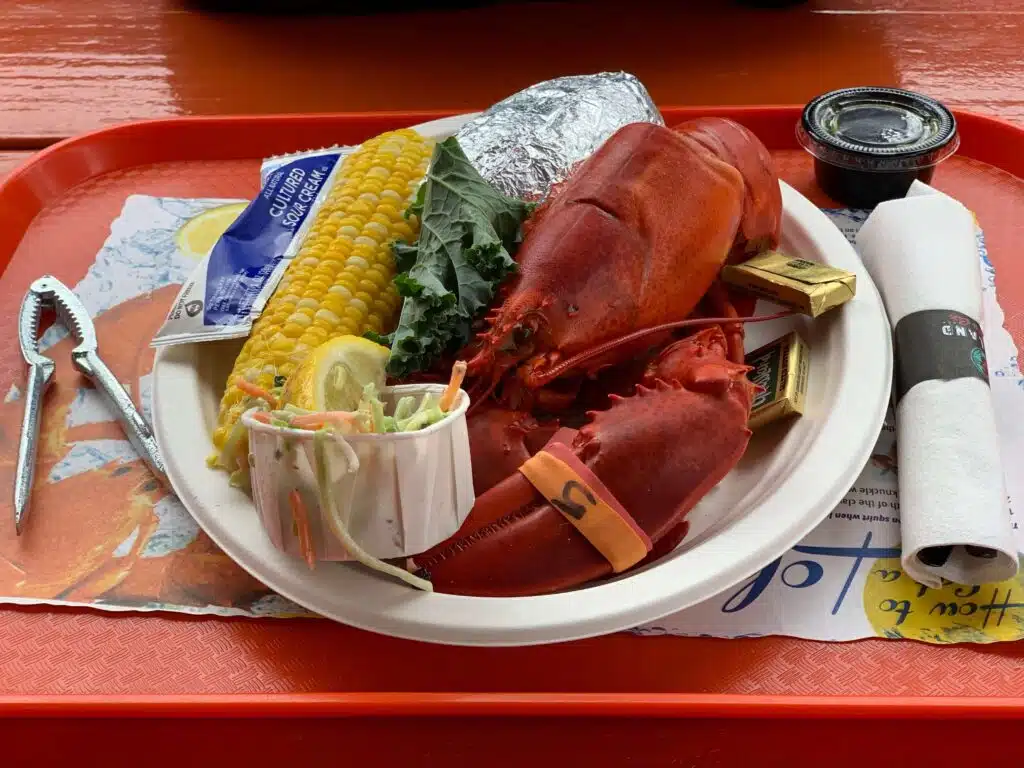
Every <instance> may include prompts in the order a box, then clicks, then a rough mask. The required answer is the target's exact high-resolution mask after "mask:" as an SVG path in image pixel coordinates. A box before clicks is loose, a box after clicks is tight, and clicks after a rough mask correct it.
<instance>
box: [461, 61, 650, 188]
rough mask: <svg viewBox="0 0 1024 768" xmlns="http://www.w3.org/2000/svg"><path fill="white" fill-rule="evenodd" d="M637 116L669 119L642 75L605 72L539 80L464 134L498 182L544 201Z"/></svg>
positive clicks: (467, 147) (487, 174)
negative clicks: (554, 185) (573, 169)
mask: <svg viewBox="0 0 1024 768" xmlns="http://www.w3.org/2000/svg"><path fill="white" fill-rule="evenodd" d="M629 123H657V124H658V125H664V124H665V120H664V118H662V116H661V113H660V112H659V111H658V108H657V107H656V106H655V105H654V102H653V101H652V100H651V97H650V94H648V93H647V89H646V88H644V86H643V84H642V83H641V82H640V81H639V80H637V79H636V77H634V76H633V75H630V74H628V73H626V72H602V73H599V74H595V75H579V76H570V77H560V78H557V79H555V80H547V81H545V82H542V83H537V84H536V85H532V86H530V87H529V88H526V89H525V90H522V91H519V93H516V94H513V95H512V96H509V97H508V98H507V99H505V100H503V101H499V102H498V103H497V104H495V105H494V106H492V107H491V108H490V109H488V110H486V111H485V112H483V113H482V114H481V115H480V116H478V117H476V118H474V119H473V120H471V121H470V122H468V123H466V124H465V125H464V126H462V128H461V129H459V131H458V133H456V139H457V140H458V142H459V145H460V146H461V147H462V149H463V151H464V152H465V153H466V156H467V157H468V158H469V160H470V162H471V163H473V165H474V166H475V167H476V169H477V170H478V171H479V172H480V174H481V175H482V176H483V177H484V178H485V179H487V180H488V181H489V182H490V183H491V184H493V185H494V186H495V187H497V188H498V189H500V190H501V191H502V192H504V193H505V194H506V195H509V196H512V197H518V198H521V199H526V200H538V199H542V198H543V197H544V196H545V195H546V194H547V192H548V190H549V189H550V188H551V185H552V184H556V183H558V182H560V181H562V180H563V179H565V178H566V177H567V176H568V175H569V172H570V171H571V170H572V168H573V166H575V165H576V163H578V162H580V161H581V160H584V159H585V158H587V157H589V156H590V155H591V154H592V153H593V152H594V151H595V150H596V149H597V148H598V147H600V146H601V144H603V143H604V141H605V140H606V139H607V138H608V137H609V136H611V135H612V134H613V133H615V131H617V130H618V129H619V128H621V127H622V126H624V125H628V124H629Z"/></svg>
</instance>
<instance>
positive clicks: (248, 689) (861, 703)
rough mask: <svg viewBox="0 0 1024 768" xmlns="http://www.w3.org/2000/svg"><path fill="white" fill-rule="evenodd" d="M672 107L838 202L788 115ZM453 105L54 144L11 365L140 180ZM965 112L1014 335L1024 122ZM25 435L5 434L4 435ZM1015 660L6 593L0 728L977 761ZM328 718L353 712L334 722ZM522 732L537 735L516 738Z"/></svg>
mask: <svg viewBox="0 0 1024 768" xmlns="http://www.w3.org/2000/svg"><path fill="white" fill-rule="evenodd" d="M663 111H664V113H665V116H666V119H667V121H668V122H669V124H674V123H676V122H680V121H682V120H684V119H687V118H690V117H694V116H697V115H701V114H719V115H724V116H727V117H732V118H733V119H736V120H738V121H740V122H742V123H744V124H746V125H747V126H748V127H750V128H751V129H752V130H754V131H755V132H756V133H757V134H758V135H759V136H760V137H761V138H762V140H764V141H765V143H766V144H767V145H768V146H769V147H770V148H771V149H772V150H773V152H774V153H775V156H776V157H777V159H778V162H779V167H780V169H781V171H782V175H783V177H784V178H785V179H786V180H787V181H788V182H790V183H791V184H793V185H794V186H795V187H797V188H798V189H800V190H801V191H802V192H803V193H804V194H806V195H808V196H809V197H811V199H813V200H814V201H815V202H817V203H818V204H820V205H822V206H828V205H832V203H830V201H828V200H827V199H825V198H824V197H823V196H822V195H821V193H820V192H818V191H817V190H816V189H815V188H814V183H813V176H812V171H811V166H810V163H809V161H808V157H807V156H806V155H805V154H804V153H803V152H802V151H801V150H799V149H798V147H797V144H796V141H795V138H794V125H795V123H796V120H797V118H798V115H799V108H798V107H757V108H738V107H723V108H706V109H705V108H685V109H680V108H671V109H665V110H663ZM444 114H448V113H444ZM442 116H444V115H443V114H441V113H430V114H368V115H353V114H348V115H297V116H269V117H230V118H181V119H169V120H156V121H146V122H139V123H133V124H126V125H120V126H116V127H113V128H109V129H105V130H101V131H97V132H95V133H91V134H88V135H84V136H80V137H77V138H74V139H70V140H68V141H64V142H61V143H60V144H57V145H55V146H52V147H50V148H48V149H46V150H44V151H42V152H40V153H39V154H38V155H36V156H35V157H34V158H33V159H32V160H30V161H29V162H28V163H26V164H25V165H23V166H22V167H21V168H19V169H17V170H16V171H14V172H13V173H12V174H11V175H10V176H8V177H7V178H6V179H5V180H4V181H3V182H2V183H0V259H2V261H3V263H4V264H5V267H6V268H5V271H4V272H3V274H2V276H0V307H3V313H4V317H3V321H4V323H5V326H6V328H7V333H5V334H3V336H2V337H0V338H2V339H3V340H2V342H0V373H2V374H3V380H5V381H9V380H11V379H12V378H15V377H18V376H21V375H22V373H21V371H22V363H21V359H20V354H19V352H18V349H17V342H16V336H15V334H14V327H15V320H14V318H15V315H16V312H17V307H18V305H19V303H20V300H21V297H22V294H23V292H24V290H25V288H26V287H27V285H28V284H29V282H30V281H31V280H32V279H34V278H35V277H37V276H38V275H39V274H41V273H42V272H44V271H48V272H52V273H54V274H56V275H57V276H58V277H59V278H61V279H62V280H65V281H66V282H68V283H70V284H74V283H75V282H77V280H78V279H79V278H80V277H81V276H82V274H83V273H84V271H85V268H86V266H87V265H88V264H89V263H90V262H91V261H92V260H93V259H94V257H95V254H96V252H97V250H98V249H99V247H100V246H101V244H102V243H103V241H104V238H105V237H106V235H107V232H108V228H109V224H110V222H111V221H112V220H113V219H114V218H115V217H116V216H117V214H118V213H119V211H120V208H121V205H122V203H123V202H124V199H125V197H126V196H127V195H129V194H131V193H141V194H153V195H168V196H181V197H236V198H237V197H250V196H252V195H253V194H254V193H255V192H256V191H257V180H258V166H259V158H261V157H263V156H266V155H270V154H274V153H279V152H286V151H292V150H295V149H297V148H303V147H316V146H323V145H326V144H331V143H337V142H341V143H357V142H359V141H361V140H363V139H365V138H368V137H369V136H371V135H373V134H376V133H379V132H381V131H384V130H389V129H392V128H397V127H401V126H407V125H412V124H415V123H419V122H423V121H426V120H430V119H434V118H437V117H442ZM957 117H958V120H959V122H960V129H961V132H962V145H961V150H960V153H959V155H958V156H957V157H955V158H954V159H953V160H951V161H949V162H947V163H946V164H944V165H943V166H941V168H940V170H939V172H938V173H937V174H936V178H935V182H934V183H935V185H936V186H938V187H939V188H940V189H943V190H945V191H947V192H949V193H951V194H953V195H954V196H956V197H957V198H959V199H960V200H962V201H963V202H964V203H965V204H966V205H968V206H969V207H970V208H971V209H973V210H974V211H975V212H976V213H977V214H978V216H979V219H980V220H981V222H982V226H983V227H984V228H985V231H986V236H987V242H988V246H989V251H990V255H991V258H992V261H993V262H994V264H995V266H996V269H997V274H998V281H999V283H998V290H999V297H1000V301H1001V302H1002V305H1003V307H1004V309H1005V310H1006V322H1007V326H1008V328H1009V329H1010V332H1011V333H1012V334H1013V336H1014V339H1015V340H1016V342H1017V344H1018V347H1020V345H1021V343H1022V341H1024V263H1022V262H1021V261H1020V260H1019V258H1018V249H1019V243H1020V241H1021V238H1020V235H1021V232H1020V229H1021V227H1022V224H1021V222H1024V181H1022V179H1021V178H1020V177H1024V131H1022V130H1020V129H1018V128H1016V127H1014V126H1012V125H1010V124H1007V123H1003V122H1000V121H997V120H994V119H990V118H987V117H983V116H979V115H976V114H971V113H966V112H958V113H957ZM101 343H106V344H107V345H108V346H109V344H110V343H114V342H113V341H112V340H111V341H102V342H101ZM16 439H17V436H16V435H14V434H8V435H5V436H4V440H5V441H6V445H7V446H8V447H9V446H11V445H13V444H14V441H16ZM11 454H12V451H11V450H7V451H5V455H6V456H7V458H6V459H5V462H4V463H2V464H0V466H2V467H3V475H4V478H5V481H4V487H7V484H8V483H9V480H10V477H11V474H12V466H11V463H12V461H11V458H10V457H11ZM68 503H69V504H71V503H74V501H73V500H72V499H69V500H68ZM0 524H6V522H3V523H0ZM1022 655H1024V647H1022V646H1020V645H1018V644H1001V645H994V646H947V647H935V646H927V645H923V644H919V643H915V642H910V641H904V642H894V641H885V640H865V641H860V642H851V643H836V644H823V643H816V642H807V641H800V640H793V639H786V638H764V639H747V640H713V639H684V638H672V637H635V636H632V635H628V634H619V635H613V636H609V637H603V638H597V639H592V640H585V641H580V642H574V643H570V644H563V645H553V646H545V647H534V648H523V649H484V648H471V649H467V648H453V647H444V646H431V645H423V644H418V643H413V642H408V641H401V640H392V639H389V638H386V637H380V636H377V635H372V634H369V633H365V632H361V631H358V630H355V629H350V628H347V627H344V626H341V625H337V624H334V623H331V622H328V621H319V620H308V619H307V620H280V619H278V620H255V619H218V618H195V617H188V616H170V615H159V614H157V615H154V614H149V615H137V614H122V615H111V614H107V613H100V612H98V611H93V610H85V609H83V610H73V609H54V608H46V607H36V608H18V607H8V608H0V737H6V738H2V740H0V752H2V754H3V757H5V758H10V757H15V756H18V755H21V754H22V752H19V750H22V751H23V754H24V756H25V757H26V758H27V757H28V756H29V755H32V757H33V758H34V759H35V760H39V761H40V762H42V761H43V760H44V759H45V758H46V757H48V756H50V757H53V756H56V755H58V754H63V750H65V749H73V750H74V751H75V752H78V751H79V750H81V749H82V748H83V747H84V746H85V745H95V746H96V747H97V748H99V749H102V751H103V752H104V754H105V755H106V757H105V758H104V762H105V763H111V761H113V762H115V763H116V762H117V761H118V760H119V759H120V758H119V757H117V755H121V756H123V757H124V758H125V760H126V762H125V764H128V762H137V759H138V757H139V753H140V750H141V749H145V748H147V747H146V745H147V744H148V745H150V746H149V748H148V749H147V754H148V755H152V754H155V752H154V750H153V747H152V745H153V744H154V741H153V740H154V739H159V747H158V750H159V755H160V756H162V757H165V758H170V757H179V758H180V757H187V758H188V759H189V760H190V761H191V762H193V763H194V761H195V760H197V759H200V757H208V758H211V759H213V758H220V759H228V760H232V759H233V760H235V761H237V760H238V759H239V758H241V757H243V756H244V755H246V754H247V753H251V754H252V756H254V757H261V758H263V759H264V760H267V759H270V758H273V757H290V758H293V759H294V758H295V757H300V756H302V755H305V754H307V753H308V754H309V755H317V754H319V755H324V754H338V752H337V750H339V749H340V750H341V753H340V754H341V755H343V756H344V758H346V759H349V760H351V759H352V758H372V759H374V760H376V761H377V762H381V761H384V762H385V764H390V763H391V762H393V761H397V760H398V759H401V760H403V761H404V762H406V763H407V764H420V763H422V761H423V759H425V758H424V756H425V755H430V756H433V757H435V758H438V759H442V758H443V759H444V761H445V762H451V760H452V759H457V758H459V757H464V758H475V760H474V762H477V763H479V762H480V760H481V759H482V760H483V764H485V765H488V766H501V765H506V764H508V765H512V764H519V763H520V762H521V761H522V759H523V758H524V756H525V755H530V754H536V752H537V750H541V749H542V750H543V751H544V753H545V754H546V755H551V756H552V757H556V756H562V757H563V758H566V759H574V761H579V760H580V759H581V758H582V757H584V756H586V760H587V762H588V763H589V764H600V765H603V764H606V763H607V764H620V763H621V762H622V760H623V758H624V757H626V756H628V757H629V758H630V759H631V760H634V761H637V762H638V764H662V763H663V762H665V763H667V762H669V761H670V759H678V758H682V757H686V758H689V759H691V760H692V761H693V762H694V764H702V763H700V762H697V759H699V758H700V757H702V756H703V757H704V758H706V759H707V760H708V761H709V762H711V763H713V764H728V763H729V762H731V760H733V759H737V760H742V758H743V757H744V756H749V755H751V754H756V755H760V756H761V758H764V757H766V756H767V755H769V754H772V753H773V751H778V752H779V753H780V754H787V753H790V754H793V750H794V749H796V747H797V745H800V746H799V756H800V757H801V758H806V759H807V760H808V761H809V762H811V763H817V762H818V761H819V760H821V761H824V760H826V759H827V760H828V761H829V762H830V763H831V764H836V763H837V761H839V762H840V763H842V762H844V761H843V759H842V758H847V759H851V760H852V759H854V758H858V759H859V758H860V757H862V755H861V751H863V755H869V754H870V755H874V754H877V753H878V749H879V748H880V745H881V744H885V745H886V747H885V750H886V752H885V754H886V757H887V758H888V760H889V761H890V762H891V763H892V764H895V763H896V761H897V760H899V759H900V758H901V757H904V758H906V759H911V758H913V759H917V760H920V758H921V757H922V751H923V750H924V751H927V749H928V748H929V745H930V746H931V747H933V748H936V749H939V748H941V749H942V754H943V756H944V757H945V758H946V759H947V760H950V759H952V758H953V757H954V756H956V755H958V754H960V753H961V752H962V753H963V754H964V755H966V754H968V750H969V749H970V754H972V755H973V756H975V757H977V751H976V747H972V746H971V745H977V744H984V743H995V741H996V739H994V738H992V739H987V738H986V736H989V735H991V736H993V737H994V736H995V735H996V731H997V729H998V730H999V733H1000V737H1001V738H1004V737H1005V731H1004V730H1003V727H1004V726H1005V725H1006V724H1005V723H1003V724H1002V726H1001V725H999V724H998V723H995V722H991V721H990V720H991V719H1002V718H1006V717H1014V718H1016V717H1020V716H1024V666H1022V664H1021V656H1022ZM200 715H202V716H209V715H214V716H218V717H221V718H251V717H256V718H261V719H262V720H261V722H259V724H258V725H256V724H254V723H253V721H252V720H248V719H246V720H228V721H222V722H220V723H218V724H216V725H215V726H210V725H209V724H205V725H204V724H202V723H199V722H194V723H191V724H190V725H189V728H188V729H186V730H185V731H182V730H181V729H182V728H183V727H184V726H183V724H182V723H181V722H180V721H169V720H165V719H163V718H181V717H190V716H200ZM97 716H112V717H118V718H119V717H124V716H129V717H142V718H144V719H142V720H139V721H136V722H133V723H131V727H128V728H126V727H125V724H124V723H123V722H118V721H117V720H116V719H99V720H90V721H88V722H86V721H83V720H79V719H78V718H94V717H97ZM336 716H348V717H347V718H346V719H342V720H333V719H331V718H334V717H336ZM353 716H358V717H357V719H355V720H353V719H351V717H353ZM555 716H557V717H555ZM291 717H302V718H304V719H303V720H302V721H301V723H297V722H296V721H294V720H292V719H291ZM847 717H856V718H858V719H860V720H861V722H862V723H863V725H864V727H867V726H868V725H870V736H871V738H870V739H864V738H857V739H855V740H852V741H851V740H849V739H843V741H844V742H846V744H848V745H849V746H844V747H843V748H842V756H837V755H836V754H835V753H834V748H835V745H837V744H838V743H839V741H838V739H839V738H840V737H841V736H843V735H850V733H851V731H850V730H849V726H848V725H844V724H843V723H842V722H840V721H839V720H837V719H834V718H847ZM947 717H957V718H978V719H980V720H989V722H977V723H974V724H972V726H971V734H970V736H971V738H970V739H959V738H952V739H948V740H947V739H943V740H941V743H939V742H938V741H936V740H928V739H926V738H925V733H926V729H927V728H928V727H929V722H930V721H931V722H932V725H933V727H935V726H936V725H938V724H935V723H934V722H933V721H934V718H947ZM8 718H15V719H13V720H12V719H8ZM22 718H30V719H25V720H23V719H22ZM595 718H596V719H597V720H595ZM762 718H770V719H771V722H765V721H763V720H762ZM809 720H814V721H815V722H814V723H813V725H810V726H809V725H808V721H809ZM523 726H528V727H529V729H530V730H529V733H530V737H529V738H523V737H522V731H520V730H518V729H519V728H520V727H523ZM809 727H810V728H813V736H814V738H808V733H809V731H808V728H809ZM989 730H991V734H989ZM857 733H858V735H861V734H863V735H868V731H864V730H862V731H858V732H857ZM186 734H188V735H187V736H186ZM253 736H256V737H257V738H252V737H253ZM918 736H920V738H918ZM114 739H116V741H114ZM114 744H116V745H117V747H116V748H115V747H114V746H113V745H114ZM199 745H201V748H200V746H199ZM12 750H13V752H14V754H13V755H12ZM327 750H331V751H327ZM13 764H18V763H17V761H16V760H15V761H14V763H13ZM682 764H690V763H689V762H684V763H682Z"/></svg>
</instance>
